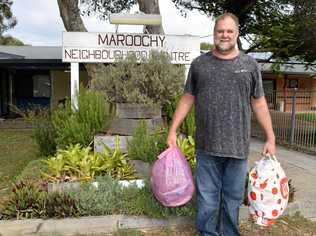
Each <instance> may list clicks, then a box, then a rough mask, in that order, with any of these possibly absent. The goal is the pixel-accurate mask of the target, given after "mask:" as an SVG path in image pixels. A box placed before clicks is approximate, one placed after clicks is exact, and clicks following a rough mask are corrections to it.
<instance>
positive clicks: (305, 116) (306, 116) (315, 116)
mask: <svg viewBox="0 0 316 236" xmlns="http://www.w3.org/2000/svg"><path fill="white" fill-rule="evenodd" d="M296 119H298V120H304V121H310V122H315V121H316V113H299V114H296Z"/></svg>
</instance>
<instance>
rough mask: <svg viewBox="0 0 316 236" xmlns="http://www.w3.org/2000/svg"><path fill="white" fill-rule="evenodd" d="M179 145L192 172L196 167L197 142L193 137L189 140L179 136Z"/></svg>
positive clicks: (189, 137)
mask: <svg viewBox="0 0 316 236" xmlns="http://www.w3.org/2000/svg"><path fill="white" fill-rule="evenodd" d="M177 145H178V147H179V148H180V150H181V152H182V154H183V155H184V156H185V157H186V159H187V161H188V162H189V164H190V167H191V169H192V170H194V169H195V167H196V157H195V142H194V139H193V138H192V136H188V137H187V138H184V137H181V136H178V138H177Z"/></svg>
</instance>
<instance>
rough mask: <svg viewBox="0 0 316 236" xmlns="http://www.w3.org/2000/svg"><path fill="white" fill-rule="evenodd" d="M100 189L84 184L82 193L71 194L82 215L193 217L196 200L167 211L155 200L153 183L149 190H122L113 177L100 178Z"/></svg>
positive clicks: (148, 186) (147, 187) (71, 191)
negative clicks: (152, 189)
mask: <svg viewBox="0 0 316 236" xmlns="http://www.w3.org/2000/svg"><path fill="white" fill-rule="evenodd" d="M97 181H98V183H99V184H98V188H95V187H93V186H92V185H89V184H84V186H83V187H82V188H80V189H72V190H68V191H69V194H70V195H71V196H72V197H74V198H76V200H77V201H78V204H79V211H80V214H81V215H109V214H127V215H147V216H149V217H156V218H165V217H169V216H193V215H194V214H195V200H194V199H193V200H192V201H191V202H189V203H187V204H186V205H184V206H181V207H174V208H170V207H164V206H162V205H161V204H160V203H159V202H158V201H157V200H156V199H155V197H154V195H153V193H152V191H151V188H150V185H149V182H148V181H147V182H146V184H145V187H144V188H142V189H138V188H137V187H136V186H131V187H128V188H122V187H120V186H119V185H118V182H117V181H116V180H113V179H112V178H110V177H106V176H104V177H98V178H97Z"/></svg>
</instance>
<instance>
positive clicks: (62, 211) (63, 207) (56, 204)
mask: <svg viewBox="0 0 316 236" xmlns="http://www.w3.org/2000/svg"><path fill="white" fill-rule="evenodd" d="M44 211H45V217H47V218H52V217H56V218H66V217H76V216H79V209H78V203H77V201H76V200H75V199H74V198H73V197H71V196H70V195H69V194H67V193H59V192H52V193H48V194H47V195H46V199H45V208H44Z"/></svg>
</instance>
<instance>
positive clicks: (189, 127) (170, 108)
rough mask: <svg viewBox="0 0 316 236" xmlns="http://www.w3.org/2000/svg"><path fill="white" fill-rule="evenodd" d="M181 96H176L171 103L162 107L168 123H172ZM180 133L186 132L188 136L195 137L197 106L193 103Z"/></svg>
mask: <svg viewBox="0 0 316 236" xmlns="http://www.w3.org/2000/svg"><path fill="white" fill-rule="evenodd" d="M180 98H181V95H178V96H176V97H174V98H173V99H172V100H171V102H170V103H169V104H166V105H165V106H163V107H162V111H163V113H164V115H165V116H166V120H167V123H168V125H169V126H170V125H171V122H172V117H173V114H174V112H175V111H176V108H177V104H178V102H179V100H180ZM179 131H180V133H182V134H185V135H186V136H192V137H194V134H195V107H194V105H193V107H192V109H191V110H190V112H189V113H188V114H187V116H186V118H185V119H184V121H183V122H182V124H181V126H180V129H179Z"/></svg>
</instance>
